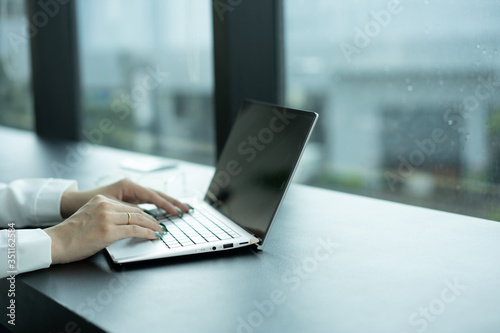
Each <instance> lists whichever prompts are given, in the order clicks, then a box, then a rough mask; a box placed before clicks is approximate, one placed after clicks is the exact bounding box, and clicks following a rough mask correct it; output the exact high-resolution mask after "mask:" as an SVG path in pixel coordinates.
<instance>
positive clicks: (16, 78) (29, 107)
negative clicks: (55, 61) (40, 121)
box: [0, 0, 34, 130]
mask: <svg viewBox="0 0 500 333" xmlns="http://www.w3.org/2000/svg"><path fill="white" fill-rule="evenodd" d="M26 27H27V19H26V11H25V8H24V0H0V125H6V126H11V127H17V128H22V129H30V130H32V129H33V125H34V123H33V122H34V120H33V119H34V117H33V115H34V114H33V98H32V94H31V65H30V54H29V50H30V49H29V45H30V43H29V42H30V40H29V38H30V35H29V31H28V30H27V28H26Z"/></svg>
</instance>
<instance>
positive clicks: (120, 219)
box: [44, 182, 178, 264]
mask: <svg viewBox="0 0 500 333" xmlns="http://www.w3.org/2000/svg"><path fill="white" fill-rule="evenodd" d="M133 185H135V184H133V183H132V184H128V183H127V182H125V184H123V183H122V184H121V185H117V184H113V185H110V186H109V187H105V189H106V190H107V192H106V193H107V194H108V196H109V197H111V196H112V195H116V196H117V197H118V198H119V199H120V200H124V201H127V200H131V202H133V203H136V202H141V201H142V200H141V199H143V200H146V201H148V200H147V198H148V197H147V195H149V196H151V195H153V194H151V193H150V192H148V191H146V192H144V191H145V189H143V188H141V187H138V186H137V185H136V186H133ZM155 195H157V194H156V193H155ZM109 197H107V196H104V195H96V196H94V197H93V198H92V199H90V201H88V202H87V203H86V204H84V205H83V207H81V208H80V209H79V210H78V211H77V212H76V213H75V214H74V215H72V216H71V217H69V218H68V219H67V220H66V221H64V222H62V223H60V224H58V225H56V226H54V227H51V228H47V229H44V231H45V232H46V233H47V234H48V235H49V236H50V238H51V239H52V264H62V263H68V262H73V261H77V260H81V259H84V258H87V257H89V256H91V255H93V254H95V253H97V252H99V251H100V250H102V249H104V248H105V247H107V246H108V245H111V244H112V243H114V242H115V241H117V240H119V239H122V238H129V237H139V238H146V239H156V238H157V236H156V234H155V232H160V233H163V229H162V228H161V227H160V225H159V224H158V221H156V220H155V219H154V218H152V217H151V216H149V215H148V214H146V213H144V212H143V211H142V210H141V209H139V208H137V207H132V206H130V205H127V204H123V203H121V202H118V201H116V200H113V199H110V198H109ZM149 198H150V197H149ZM152 200H155V201H156V202H159V203H160V199H159V198H157V197H155V198H154V199H152ZM163 200H165V201H167V202H169V204H170V206H168V207H172V206H171V204H172V202H171V201H168V199H164V198H163V197H162V200H161V201H162V202H163ZM173 203H174V204H178V202H176V201H175V200H174V201H173ZM166 206H167V205H165V204H164V207H166ZM164 209H165V208H164ZM127 213H129V214H130V217H131V219H130V224H128V221H129V217H128V216H129V215H128V214H127Z"/></svg>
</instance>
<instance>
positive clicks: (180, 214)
mask: <svg viewBox="0 0 500 333" xmlns="http://www.w3.org/2000/svg"><path fill="white" fill-rule="evenodd" d="M175 209H176V210H177V211H178V212H179V214H177V215H178V216H179V217H183V216H184V213H183V212H182V210H181V209H180V208H179V207H175Z"/></svg>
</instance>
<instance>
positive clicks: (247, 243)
mask: <svg viewBox="0 0 500 333" xmlns="http://www.w3.org/2000/svg"><path fill="white" fill-rule="evenodd" d="M245 244H248V242H243V243H240V245H245Z"/></svg>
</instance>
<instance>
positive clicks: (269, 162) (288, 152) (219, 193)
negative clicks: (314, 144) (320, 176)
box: [205, 101, 317, 243]
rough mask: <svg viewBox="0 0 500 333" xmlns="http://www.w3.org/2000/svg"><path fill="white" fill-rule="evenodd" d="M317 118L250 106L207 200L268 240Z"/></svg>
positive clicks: (226, 149) (240, 117) (233, 135)
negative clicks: (272, 224) (272, 223)
mask: <svg viewBox="0 0 500 333" xmlns="http://www.w3.org/2000/svg"><path fill="white" fill-rule="evenodd" d="M316 118H317V114H316V113H314V112H307V111H298V110H292V109H287V108H283V107H278V106H274V105H269V104H262V103H257V102H253V101H246V102H245V103H244V104H243V106H242V108H241V110H240V112H239V113H238V117H237V119H236V121H235V123H234V125H233V128H232V130H231V133H230V135H229V138H228V139H227V142H226V145H225V147H224V149H223V151H222V154H221V156H220V158H219V161H218V163H217V168H216V171H215V174H214V177H213V179H212V182H211V183H210V186H209V188H208V190H207V194H206V196H205V201H206V202H208V203H209V204H211V205H212V206H213V207H215V208H216V209H217V210H219V211H220V212H221V213H222V214H224V215H225V216H227V217H228V218H230V219H231V220H233V221H234V222H236V223H238V224H239V225H240V226H242V227H243V228H245V229H247V230H249V231H250V232H251V233H253V234H255V235H256V236H257V237H259V238H260V239H262V241H264V239H265V236H266V234H267V232H268V231H269V228H270V226H271V222H272V221H273V219H274V217H275V215H276V213H277V211H278V208H279V206H280V203H281V200H282V198H283V196H284V194H285V191H286V189H287V187H288V184H289V183H290V181H291V178H292V175H293V172H294V170H295V167H296V166H297V164H298V161H299V159H300V156H301V154H302V151H303V149H304V147H305V145H306V143H307V140H308V138H309V135H310V133H311V131H312V128H313V127H314V124H315V121H316ZM262 243H263V242H262Z"/></svg>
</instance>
